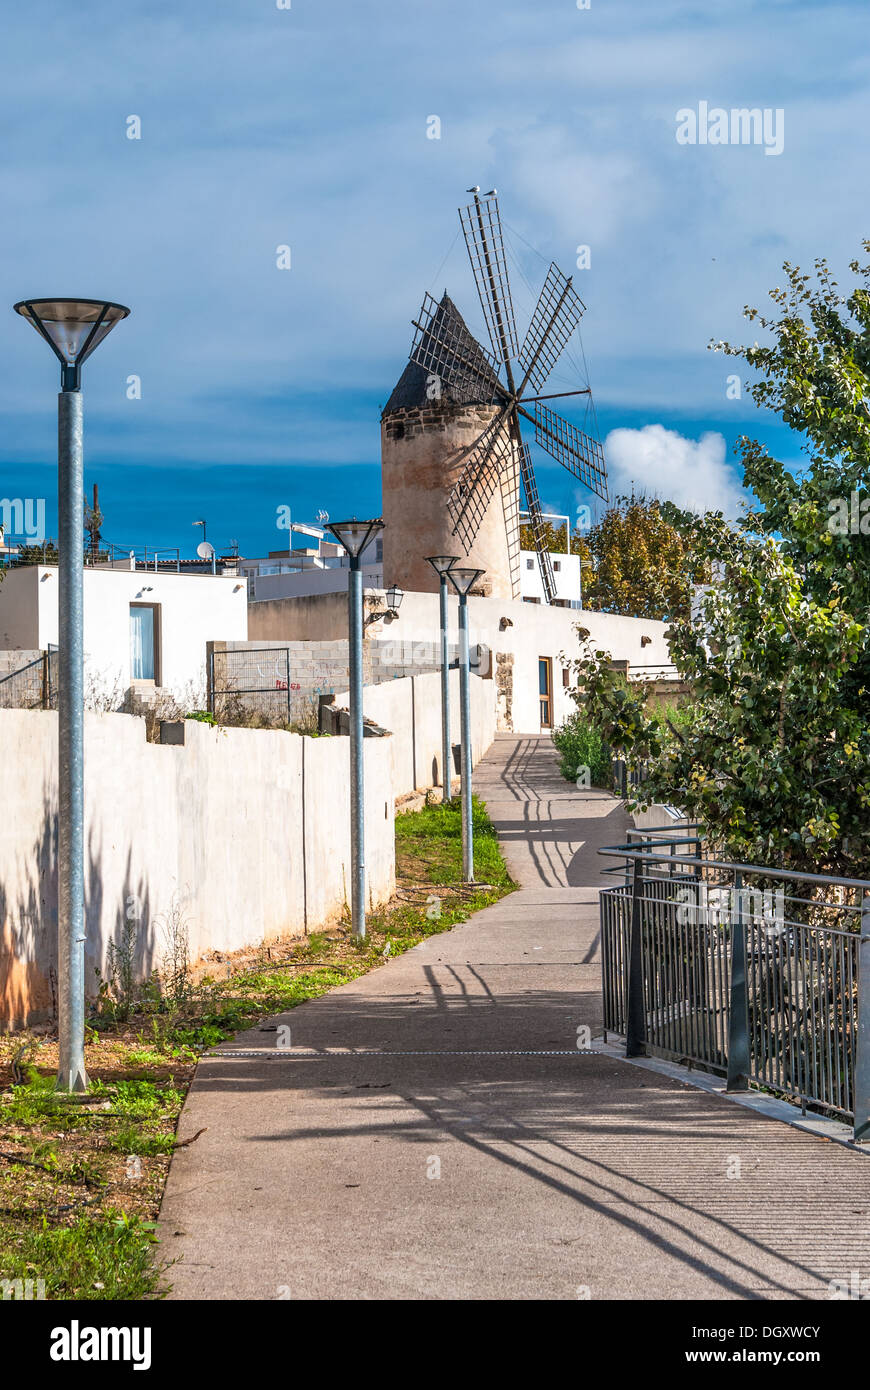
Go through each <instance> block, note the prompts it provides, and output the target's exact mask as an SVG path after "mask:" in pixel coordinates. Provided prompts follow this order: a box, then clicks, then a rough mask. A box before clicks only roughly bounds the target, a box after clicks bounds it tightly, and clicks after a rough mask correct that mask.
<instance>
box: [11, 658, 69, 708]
mask: <svg viewBox="0 0 870 1390" xmlns="http://www.w3.org/2000/svg"><path fill="white" fill-rule="evenodd" d="M0 709H57V650H56V648H52V649H50V650H49V651H46V652H40V653H39V655H38V656H36V657H33V658H31V659H30V660H29V661H26V662H23V663H22V665H20V666H18V667H16V668H15V669H14V670H12V671H7V672H6V673H5V674H4V675H0Z"/></svg>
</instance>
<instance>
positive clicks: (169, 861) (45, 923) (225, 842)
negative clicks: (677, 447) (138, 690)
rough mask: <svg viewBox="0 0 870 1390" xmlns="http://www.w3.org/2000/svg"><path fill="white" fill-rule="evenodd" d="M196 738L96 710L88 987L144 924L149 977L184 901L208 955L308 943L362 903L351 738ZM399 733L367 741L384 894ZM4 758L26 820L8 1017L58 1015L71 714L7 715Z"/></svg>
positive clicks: (370, 839)
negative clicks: (156, 736)
mask: <svg viewBox="0 0 870 1390" xmlns="http://www.w3.org/2000/svg"><path fill="white" fill-rule="evenodd" d="M184 730H185V743H184V744H183V745H155V744H150V743H146V741H145V724H144V720H142V719H136V718H133V717H131V716H130V715H120V714H104V715H98V714H86V716H85V809H86V829H85V897H86V922H87V947H86V981H87V986H88V990H89V992H90V993H94V992H95V990H96V976H95V973H94V971H95V967H96V968H99V969H100V970H101V971H102V972H103V973H104V974H105V972H106V953H107V948H108V943H109V942H110V941H111V940H113V939H114V940H117V939H118V937H119V934H120V931H121V928H122V925H123V923H124V920H125V918H126V917H127V915H128V914H130V913H132V914H134V915H135V916H136V918H137V920H138V936H137V949H138V969H139V973H140V976H141V977H142V978H145V977H147V975H148V973H149V971H150V970H151V969H152V968H153V967H154V966H155V965H156V964H157V963H158V961H159V959H160V957H161V956H162V954H163V953H164V951H165V926H166V916H167V914H168V913H169V912H170V910H171V909H172V907H173V903H177V904H178V905H179V906H180V908H181V910H182V912H183V913H184V916H185V918H186V919H187V922H188V924H189V932H190V948H191V955H192V957H193V959H194V960H195V959H197V958H199V957H201V956H202V955H204V954H205V953H206V952H208V951H213V950H219V951H226V952H230V951H235V950H238V949H240V948H242V947H244V946H250V945H254V944H258V943H260V942H263V941H267V940H270V939H275V938H278V937H284V936H296V935H299V934H301V933H302V932H304V931H305V930H306V929H307V930H313V929H316V928H318V927H320V926H323V925H324V924H326V923H327V922H328V921H329V920H331V919H334V918H335V917H336V916H337V915H339V914H340V913H341V912H342V910H343V908H344V905H345V903H346V901H347V900H348V898H349V891H348V885H349V882H350V815H349V793H348V775H349V773H348V759H349V740H348V739H346V738H334V739H325V738H324V739H309V738H302V737H300V736H298V735H296V734H287V733H283V732H279V731H268V730H252V729H213V728H211V727H209V726H208V725H205V724H199V723H197V722H195V721H188V722H187V723H186V724H185V725H184ZM390 745H391V740H390V739H367V740H366V745H365V759H366V764H365V773H366V867H367V873H368V885H369V894H370V900H371V902H372V903H374V904H380V903H383V902H385V901H387V900H388V899H389V897H390V896H391V894H392V893H393V891H394V887H395V841H394V809H393V808H394V793H393V786H392V749H391V746H390ZM0 766H2V767H3V769H4V777H5V780H6V784H7V787H8V788H9V791H8V793H7V807H12V808H14V814H7V815H5V816H3V817H2V818H0V1026H9V1025H10V1024H11V1025H15V1026H17V1025H20V1024H23V1023H25V1022H26V1021H28V1019H30V1020H31V1021H35V1020H36V1019H37V1018H38V1017H40V1016H44V1015H45V1014H46V1013H47V1012H48V1010H49V1008H50V1005H51V986H50V978H49V972H50V971H51V970H52V969H53V968H55V965H56V954H57V857H56V850H57V716H56V715H55V714H53V713H51V712H43V711H30V710H0Z"/></svg>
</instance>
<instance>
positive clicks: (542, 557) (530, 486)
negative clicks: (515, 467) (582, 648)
mask: <svg viewBox="0 0 870 1390" xmlns="http://www.w3.org/2000/svg"><path fill="white" fill-rule="evenodd" d="M520 474H521V476H522V480H523V492H524V493H525V494H526V507H527V509H528V513H529V522H530V524H531V528H532V535H533V537H534V540H535V550H536V551H537V554H538V565H539V566H540V570H541V582H542V583H543V585H544V597H545V598H546V600H547V603H552V602H553V600H554V599H555V597H556V579H555V575H554V574H553V562H552V560H551V559H550V552H549V550H548V549H547V537H546V528H545V525H544V518H543V515H542V513H541V499H540V498H539V497H538V484H537V482H536V480H535V474H534V471H533V469H532V460H531V458H530V457H529V451H528V448H527V447H526V445H525V444H521V445H520Z"/></svg>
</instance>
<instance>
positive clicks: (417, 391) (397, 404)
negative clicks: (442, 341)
mask: <svg viewBox="0 0 870 1390" xmlns="http://www.w3.org/2000/svg"><path fill="white" fill-rule="evenodd" d="M446 316H450V317H451V319H453V320H456V319H458V321H459V323H460V324H461V325H462V327H463V328H464V329H465V331H466V333H467V334H468V336H469V338H470V339H471V341H472V342H474V341H475V339H474V334H473V333H472V332H471V330H470V329H469V327H468V325H467V324H466V322H465V320H464V318H463V317H462V315H461V314H460V312H459V310H458V309H457V307H456V305H455V304H454V303H453V300H452V299H451V298H450V296H449V294H448V293H447V291H446V290H445V291H444V295H443V297H442V299H441V302H440V304H439V307H438V312H437V313H436V315H435V318H434V319H433V320H432V327H431V329H430V331H429V333H427V334H426V335H425V336H424V340H423V346H424V348H425V344H426V339H428V338H430V337H431V336H432V331H433V330H435V332H436V334H437V329H438V326H439V321H440V319H441V318H442V317H446ZM430 376H431V372H429V371H427V369H426V368H425V367H421V366H420V365H419V363H417V362H409V363H408V365H407V367H406V368H405V370H404V371H403V372H402V375H401V376H400V377H399V380H398V381H397V382H396V385H395V387H394V388H393V394H392V395H391V396H390V399H389V400H388V401H387V404H386V406H385V407H384V412H383V415H382V416H381V419H383V418H384V416H385V415H393V414H395V413H396V412H397V411H399V410H424V409H427V408H431V406H432V404H433V401H432V398H431V396H430V394H429V391H428V382H429V378H430ZM490 376H491V379H492V383H493V387H496V386H497V385H498V377H497V376H496V374H495V372H491V373H490ZM492 399H493V394H492V392H487V391H486V390H481V391H480V395H479V403H480V404H482V405H488V404H490V403H491V402H492ZM445 401H447V402H450V403H453V404H457V405H473V404H476V403H478V398H477V397H476V396H475V399H474V400H471V401H469V399H468V392H467V391H466V392H465V393H464V394H463V395H461V396H457V395H456V394H455V393H454V392H453V391H452V390H451V389H450V386H449V385H448V383H447V382H446V381H442V385H441V403H442V404H443V403H444V402H445Z"/></svg>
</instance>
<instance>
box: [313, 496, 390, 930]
mask: <svg viewBox="0 0 870 1390" xmlns="http://www.w3.org/2000/svg"><path fill="white" fill-rule="evenodd" d="M326 529H327V531H331V532H332V534H333V535H334V536H335V539H336V540H337V541H338V543H339V545H341V546H343V548H344V550H345V551H346V552H347V555H348V559H349V561H350V573H349V575H348V584H347V614H348V617H347V645H348V655H349V661H348V665H349V667H350V857H351V926H352V930H353V934H354V936H355V937H356V939H357V941H364V940H365V934H366V860H365V799H364V796H363V585H362V554H363V551H364V550H365V549H366V547H367V546H368V544H369V542H370V541H372V540H373V539H374V537H375V536H376V535H377V534H378V533H379V532H380V531H383V529H384V523H383V522H382V521H381V520H377V521H357V520H356V519H354V520H353V521H331V522H330V523H329V525H328V526H327V528H326Z"/></svg>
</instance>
